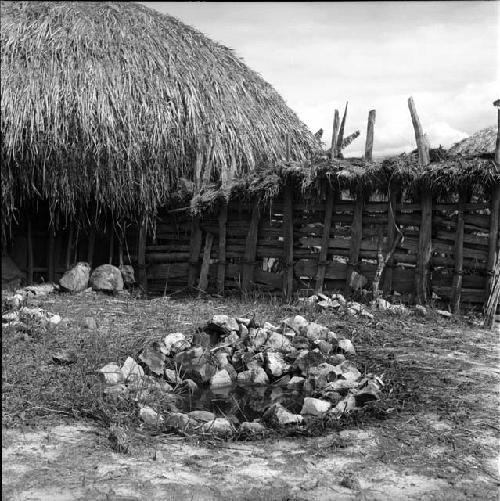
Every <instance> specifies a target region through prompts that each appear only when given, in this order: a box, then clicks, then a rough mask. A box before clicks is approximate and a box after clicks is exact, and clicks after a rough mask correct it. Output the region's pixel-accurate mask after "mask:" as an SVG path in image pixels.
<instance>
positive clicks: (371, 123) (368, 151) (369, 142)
mask: <svg viewBox="0 0 500 501" xmlns="http://www.w3.org/2000/svg"><path fill="white" fill-rule="evenodd" d="M376 116H377V112H376V111H375V110H370V112H369V113H368V125H367V126H366V142H365V160H366V161H368V162H371V161H372V154H373V135H374V129H375V117H376Z"/></svg>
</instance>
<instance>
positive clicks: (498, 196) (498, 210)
mask: <svg viewBox="0 0 500 501" xmlns="http://www.w3.org/2000/svg"><path fill="white" fill-rule="evenodd" d="M490 207H491V214H490V231H489V235H488V239H489V240H488V259H487V262H486V270H487V271H486V273H487V278H486V287H485V292H486V299H485V300H487V298H488V296H489V294H490V289H491V285H492V283H493V281H492V278H493V273H494V267H495V262H496V258H497V253H498V252H499V248H498V234H499V231H498V224H499V219H500V183H497V184H496V185H494V186H493V188H492V190H491V206H490Z"/></svg>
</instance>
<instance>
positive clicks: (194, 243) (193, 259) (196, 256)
mask: <svg viewBox="0 0 500 501" xmlns="http://www.w3.org/2000/svg"><path fill="white" fill-rule="evenodd" d="M201 236H202V235H201V228H200V217H199V216H195V217H193V220H192V222H191V241H190V249H189V272H188V287H194V286H195V284H196V278H197V277H198V265H199V260H200V250H201Z"/></svg>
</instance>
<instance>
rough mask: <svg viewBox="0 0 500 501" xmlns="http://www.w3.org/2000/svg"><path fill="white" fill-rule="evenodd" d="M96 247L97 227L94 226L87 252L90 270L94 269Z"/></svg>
mask: <svg viewBox="0 0 500 501" xmlns="http://www.w3.org/2000/svg"><path fill="white" fill-rule="evenodd" d="M94 247H95V227H94V226H92V228H91V229H90V233H89V245H88V252H87V263H89V266H90V268H92V263H93V261H94Z"/></svg>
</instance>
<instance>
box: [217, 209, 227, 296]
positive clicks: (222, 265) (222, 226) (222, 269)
mask: <svg viewBox="0 0 500 501" xmlns="http://www.w3.org/2000/svg"><path fill="white" fill-rule="evenodd" d="M218 219H219V254H218V257H219V264H218V266H217V292H218V293H219V294H221V295H222V294H224V283H225V281H226V223H227V203H226V202H223V203H222V205H221V207H220V210H219V218H218Z"/></svg>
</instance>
